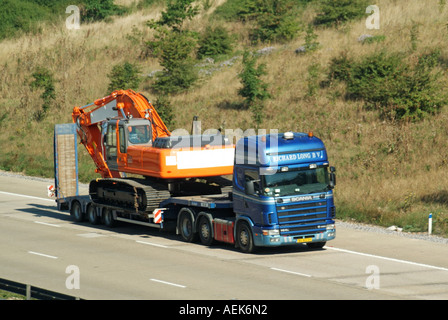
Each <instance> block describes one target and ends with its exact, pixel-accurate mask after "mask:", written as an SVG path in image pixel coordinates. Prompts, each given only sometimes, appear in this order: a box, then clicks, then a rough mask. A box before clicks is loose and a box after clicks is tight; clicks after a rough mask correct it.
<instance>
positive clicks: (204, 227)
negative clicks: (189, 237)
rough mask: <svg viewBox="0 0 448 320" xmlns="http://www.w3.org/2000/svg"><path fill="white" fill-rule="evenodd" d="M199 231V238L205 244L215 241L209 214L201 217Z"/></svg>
mask: <svg viewBox="0 0 448 320" xmlns="http://www.w3.org/2000/svg"><path fill="white" fill-rule="evenodd" d="M198 232H199V239H200V240H201V243H202V244H203V245H205V246H209V245H211V244H212V243H213V229H212V222H211V221H210V219H209V218H208V217H207V216H202V217H201V218H200V219H199V224H198Z"/></svg>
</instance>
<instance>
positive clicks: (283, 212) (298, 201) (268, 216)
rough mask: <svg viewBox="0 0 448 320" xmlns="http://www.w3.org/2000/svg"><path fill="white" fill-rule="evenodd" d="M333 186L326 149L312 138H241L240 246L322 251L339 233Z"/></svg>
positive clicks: (236, 195) (237, 168) (237, 172)
mask: <svg viewBox="0 0 448 320" xmlns="http://www.w3.org/2000/svg"><path fill="white" fill-rule="evenodd" d="M335 185H336V177H335V169H334V167H330V166H329V161H328V158H327V151H326V148H325V145H324V143H323V142H322V141H321V140H320V139H319V138H317V137H315V136H313V134H312V133H308V134H305V133H293V132H286V133H282V134H274V135H272V134H271V135H264V136H251V137H245V138H242V139H240V140H239V141H238V143H237V145H236V150H235V165H234V174H233V193H232V200H233V211H234V213H235V216H236V228H235V229H236V230H235V238H236V242H237V244H238V246H239V247H240V248H241V249H242V250H243V251H245V252H251V251H253V250H254V248H255V247H262V246H265V247H266V246H281V245H292V244H301V243H306V244H307V245H308V246H309V247H311V248H321V247H323V246H324V245H325V243H326V242H327V241H328V240H332V239H334V238H335V234H336V229H335V221H334V219H335V215H336V209H335V205H334V201H333V189H334V187H335Z"/></svg>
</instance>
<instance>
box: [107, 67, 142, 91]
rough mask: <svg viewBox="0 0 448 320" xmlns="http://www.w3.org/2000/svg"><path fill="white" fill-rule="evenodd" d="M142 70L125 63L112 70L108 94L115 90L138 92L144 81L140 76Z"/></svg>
mask: <svg viewBox="0 0 448 320" xmlns="http://www.w3.org/2000/svg"><path fill="white" fill-rule="evenodd" d="M139 73H140V69H139V68H138V66H136V65H134V64H132V63H129V62H125V63H124V64H117V65H115V66H114V67H113V68H112V71H111V73H110V74H109V75H108V76H109V79H110V83H109V87H108V88H107V90H108V92H107V94H110V93H111V92H112V91H115V90H126V89H132V90H138V87H139V85H140V83H141V81H142V78H141V77H140V75H139Z"/></svg>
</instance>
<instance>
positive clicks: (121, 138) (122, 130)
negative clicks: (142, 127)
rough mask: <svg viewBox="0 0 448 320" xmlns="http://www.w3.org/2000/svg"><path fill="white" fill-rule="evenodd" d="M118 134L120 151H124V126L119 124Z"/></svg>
mask: <svg viewBox="0 0 448 320" xmlns="http://www.w3.org/2000/svg"><path fill="white" fill-rule="evenodd" d="M119 134H120V152H121V153H126V139H125V136H124V134H125V133H124V128H123V126H120V128H119Z"/></svg>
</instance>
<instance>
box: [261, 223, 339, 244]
mask: <svg viewBox="0 0 448 320" xmlns="http://www.w3.org/2000/svg"><path fill="white" fill-rule="evenodd" d="M254 231H255V230H254ZM335 237H336V228H335V226H334V224H333V225H327V229H326V230H325V231H323V232H319V233H314V234H309V235H303V236H300V237H297V236H282V235H280V234H275V232H272V230H263V229H260V230H259V232H254V244H255V245H256V246H258V247H272V246H284V245H297V244H302V243H312V242H326V241H329V240H333V239H334V238H335Z"/></svg>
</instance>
